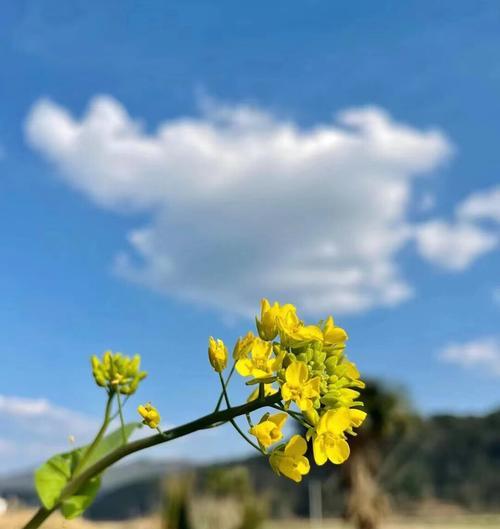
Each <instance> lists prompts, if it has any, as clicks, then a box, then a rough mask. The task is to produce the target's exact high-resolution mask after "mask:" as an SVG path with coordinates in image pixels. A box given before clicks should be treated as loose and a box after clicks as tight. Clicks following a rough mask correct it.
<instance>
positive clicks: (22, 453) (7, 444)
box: [0, 395, 98, 471]
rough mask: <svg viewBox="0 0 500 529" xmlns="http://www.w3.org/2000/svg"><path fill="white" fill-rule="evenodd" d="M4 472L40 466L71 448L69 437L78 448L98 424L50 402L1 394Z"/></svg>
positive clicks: (0, 444)
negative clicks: (49, 458)
mask: <svg viewBox="0 0 500 529" xmlns="http://www.w3.org/2000/svg"><path fill="white" fill-rule="evenodd" d="M0 415H1V416H2V437H1V438H0V468H2V471H7V470H12V469H14V468H17V469H19V468H23V467H24V468H26V467H29V466H30V465H33V464H38V463H40V462H41V461H42V460H44V459H45V458H47V457H49V456H50V455H53V454H54V453H57V452H61V451H64V450H69V449H70V444H69V441H68V438H69V436H70V435H71V436H74V438H75V439H76V442H77V444H78V445H82V444H85V443H86V442H88V441H89V439H90V438H91V436H92V434H93V433H95V431H96V429H97V427H98V421H96V420H95V419H93V418H91V417H88V416H86V415H83V414H81V413H79V412H77V411H74V410H69V409H67V408H63V407H61V406H56V405H54V404H52V403H50V402H49V401H48V400H46V399H31V398H24V397H16V396H6V395H0Z"/></svg>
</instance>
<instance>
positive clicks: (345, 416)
mask: <svg viewBox="0 0 500 529" xmlns="http://www.w3.org/2000/svg"><path fill="white" fill-rule="evenodd" d="M325 416H326V418H325V420H326V428H327V430H328V432H331V433H333V434H335V435H339V434H341V433H343V432H345V431H346V430H347V429H348V428H350V426H351V414H350V412H349V408H337V409H336V410H329V411H327V412H326V413H325Z"/></svg>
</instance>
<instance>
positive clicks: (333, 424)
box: [313, 408, 360, 465]
mask: <svg viewBox="0 0 500 529" xmlns="http://www.w3.org/2000/svg"><path fill="white" fill-rule="evenodd" d="M358 411H359V410H358ZM359 419H360V417H359V415H357V414H355V415H354V416H351V411H350V410H349V408H337V409H335V410H328V411H327V412H325V413H324V414H323V415H322V416H321V418H320V420H319V422H318V424H317V425H316V429H315V431H314V434H313V453H314V461H316V464H317V465H324V464H325V463H326V462H327V460H330V461H331V462H332V463H334V464H336V465H340V464H341V463H343V462H344V461H345V460H346V459H347V458H348V457H349V453H350V449H349V445H348V444H347V441H346V440H345V435H344V432H345V431H346V430H348V429H350V428H351V427H352V426H353V421H354V422H356V423H357V422H359Z"/></svg>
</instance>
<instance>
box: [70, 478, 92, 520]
mask: <svg viewBox="0 0 500 529" xmlns="http://www.w3.org/2000/svg"><path fill="white" fill-rule="evenodd" d="M100 486H101V477H100V476H96V477H95V478H92V479H91V480H89V481H87V483H85V484H84V485H83V486H82V487H81V488H80V490H79V491H78V492H77V493H76V494H73V496H71V497H70V498H68V499H67V500H64V501H63V502H62V504H61V513H62V515H63V516H64V518H66V519H67V520H72V519H73V518H76V517H77V516H81V515H82V514H83V513H84V512H85V510H86V509H87V507H90V505H91V504H92V502H93V501H94V498H95V497H96V494H97V492H98V491H99V487H100Z"/></svg>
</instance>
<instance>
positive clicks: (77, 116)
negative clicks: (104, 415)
mask: <svg viewBox="0 0 500 529" xmlns="http://www.w3.org/2000/svg"><path fill="white" fill-rule="evenodd" d="M499 23H500V7H499V6H498V4H497V3H496V2H481V3H480V4H477V3H476V4H473V3H470V2H404V3H401V2H377V3H373V2H357V3H355V4H353V3H352V2H335V3H332V2H327V1H308V2H295V3H290V2H273V3H272V5H271V4H270V3H269V2H252V3H251V4H248V5H247V6H243V5H242V4H239V3H234V2H224V1H221V2H217V3H216V4H215V5H214V4H209V3H206V2H182V3H181V2H157V1H151V2H148V3H146V4H144V3H142V4H141V5H140V6H139V5H138V4H137V3H136V2H131V1H125V0H122V1H120V2H115V1H109V2H105V3H97V2H92V3H89V2H83V1H76V2H71V3H68V2H63V1H61V0H59V1H55V0H51V1H43V2H34V1H26V0H17V1H15V2H14V1H12V2H7V3H6V5H5V6H4V12H3V15H2V19H1V20H0V64H1V66H2V81H1V83H0V101H2V103H1V105H0V168H1V175H2V176H1V185H2V193H1V194H0V216H1V217H2V221H3V222H2V225H3V226H4V232H3V237H2V246H1V259H0V292H1V296H0V322H1V328H2V370H1V374H0V382H1V385H0V395H1V396H2V397H0V409H1V410H2V414H3V415H4V417H6V418H5V420H2V423H1V424H0V461H1V462H2V463H3V465H4V468H14V467H20V466H23V465H24V464H27V463H28V462H32V461H37V459H40V458H41V457H43V456H44V455H45V452H48V451H50V450H49V449H51V448H52V447H58V446H60V444H61V443H63V444H64V441H61V438H64V439H65V436H66V435H67V434H68V433H72V431H73V432H75V431H76V432H78V433H80V432H81V436H82V437H85V432H86V431H87V429H88V427H90V426H92V424H93V422H94V421H95V420H96V417H98V416H99V414H100V409H101V405H102V395H100V394H99V391H98V390H97V389H96V388H94V387H93V385H92V383H91V381H90V379H89V373H88V358H89V355H90V354H93V353H99V352H101V351H103V350H104V349H106V348H112V349H115V350H121V351H123V352H125V353H129V354H133V353H135V352H140V353H141V354H142V355H143V362H144V367H145V368H146V369H147V370H148V371H149V372H150V376H149V378H148V379H147V382H145V383H144V386H143V388H142V389H141V392H140V395H138V397H137V401H139V400H152V401H153V402H155V403H156V404H158V406H159V407H160V409H161V410H162V412H163V415H164V417H165V422H166V423H168V424H177V423H180V422H182V421H184V420H186V419H189V418H192V417H195V416H197V415H199V414H202V413H204V412H206V411H207V410H208V409H209V408H210V406H209V405H207V404H208V403H209V402H210V401H211V400H215V394H216V391H217V380H216V378H215V377H214V375H213V372H212V371H211V370H210V369H209V367H208V365H207V362H206V341H207V337H208V336H209V335H215V336H220V337H222V338H224V339H226V340H227V341H228V342H233V341H234V339H235V338H236V337H237V336H238V335H240V334H242V333H244V332H245V331H246V330H247V329H248V328H249V327H251V326H252V321H251V319H250V318H249V317H248V316H249V314H251V312H252V310H253V311H257V309H258V302H259V299H260V297H261V296H264V295H265V296H269V297H271V298H274V297H278V298H279V299H280V300H281V301H290V302H295V303H296V304H297V305H298V307H299V310H301V312H302V313H303V314H304V316H305V317H306V318H307V319H312V320H314V319H315V318H317V317H318V316H321V315H322V314H326V313H329V312H333V314H334V315H335V316H336V320H337V321H338V322H339V323H340V324H342V325H343V326H344V327H346V328H347V330H348V331H349V334H350V336H351V340H350V343H349V352H350V356H351V358H352V359H353V360H355V361H356V362H357V364H358V366H359V367H360V369H361V371H362V373H363V374H364V375H366V376H379V377H382V378H384V379H386V380H390V381H393V382H395V383H400V384H402V385H404V386H405V387H406V388H407V389H408V392H409V394H410V396H411V398H412V399H413V402H414V403H415V405H416V407H417V408H418V409H419V410H421V411H422V412H424V413H431V412H438V411H439V412H441V411H450V412H460V413H463V412H484V411H486V410H490V409H492V408H494V407H495V406H498V405H499V404H500V391H499V389H498V387H499V386H498V383H499V378H500V345H499V343H500V342H499V340H500V335H499V330H498V321H499V315H500V277H499V274H498V270H499V269H500V257H499V252H498V237H499V235H500V234H499V224H500V188H499V175H498V172H499V167H500V149H498V138H499V137H500V119H499V117H500V116H499V111H498V108H499V107H498V94H499V93H500V92H499V90H500V66H499V64H498V56H499V52H500V34H499V33H498V25H499ZM253 307H255V309H253ZM243 396H244V393H243V391H241V390H238V389H236V390H235V397H234V399H236V398H238V397H239V398H243ZM16 410H17V411H16ZM67 410H71V411H72V412H73V413H69V412H68V411H67ZM70 417H72V418H70ZM37 421H38V423H43V424H45V425H47V424H53V425H54V426H53V428H49V429H48V431H42V430H43V429H39V428H35V429H36V431H40V433H39V436H38V437H37V435H38V434H37V435H35V436H30V437H31V440H30V441H27V440H26V438H27V437H28V433H29V432H30V428H31V427H33V424H34V423H35V422H37ZM51 421H52V422H51ZM55 432H57V433H55ZM221 435H222V436H226V435H230V433H229V432H224V433H223V434H221ZM231 439H233V438H231ZM219 441H220V438H213V441H212V444H210V443H207V444H206V455H207V457H212V456H218V457H220V456H222V455H223V454H224V453H225V451H223V450H221V449H220V448H219V446H220V444H219ZM28 444H29V447H28ZM190 446H191V445H189V446H188V445H185V446H184V448H182V447H179V449H178V451H177V452H176V451H175V449H174V448H172V449H170V450H171V454H172V456H173V457H174V456H176V455H177V456H183V457H184V456H189V455H190V451H191V450H194V449H195V448H193V449H192V448H190ZM192 446H193V447H196V443H194V444H193V445H192ZM229 446H230V447H231V450H233V451H234V453H239V452H243V451H244V450H245V449H244V447H242V446H241V445H240V443H239V440H238V439H237V437H234V442H233V441H231V443H230V444H229ZM28 448H29V450H28ZM22 449H24V453H27V452H26V451H27V450H28V452H29V453H30V454H31V455H30V456H29V457H27V458H26V459H23V461H22V462H19V461H16V457H14V456H15V455H16V454H17V453H18V452H17V451H18V450H22ZM19 453H21V452H19ZM13 461H15V462H13Z"/></svg>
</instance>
